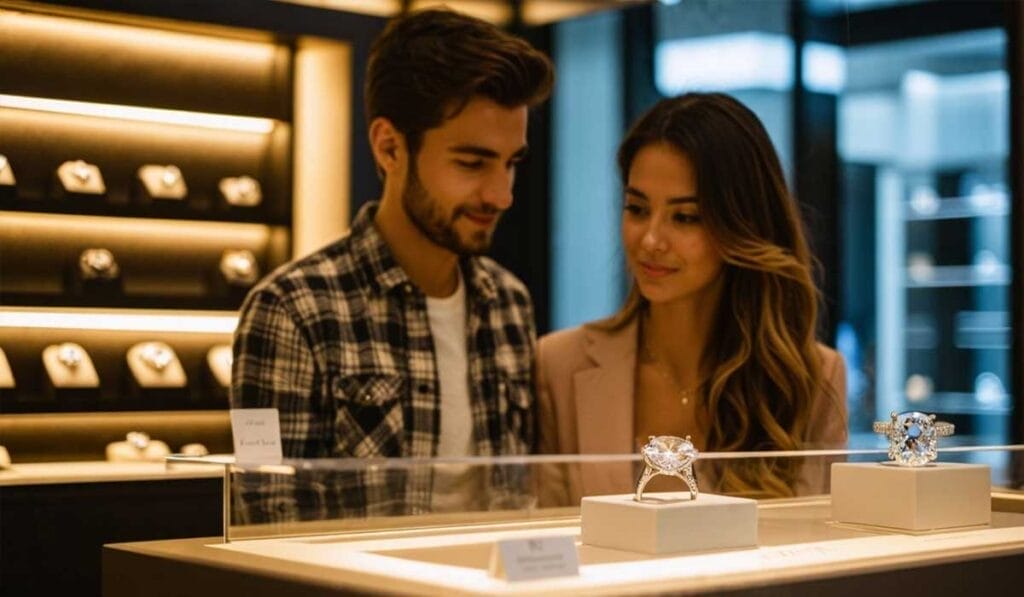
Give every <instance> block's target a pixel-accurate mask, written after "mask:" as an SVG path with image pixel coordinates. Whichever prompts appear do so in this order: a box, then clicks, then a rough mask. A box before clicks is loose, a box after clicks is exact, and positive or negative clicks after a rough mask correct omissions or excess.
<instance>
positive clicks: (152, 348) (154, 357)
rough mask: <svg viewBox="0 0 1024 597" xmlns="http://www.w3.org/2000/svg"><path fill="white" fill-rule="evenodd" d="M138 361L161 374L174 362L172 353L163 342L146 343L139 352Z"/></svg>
mask: <svg viewBox="0 0 1024 597" xmlns="http://www.w3.org/2000/svg"><path fill="white" fill-rule="evenodd" d="M139 359H141V360H142V362H143V363H145V364H146V365H147V366H148V367H149V368H150V369H152V370H154V371H157V372H163V370H164V369H166V368H167V367H168V365H170V364H171V363H172V362H174V351H173V350H171V347H170V346H167V345H166V344H164V343H163V342H148V343H147V344H145V345H144V346H143V347H142V350H141V351H140V352H139Z"/></svg>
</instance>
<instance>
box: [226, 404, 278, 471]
mask: <svg viewBox="0 0 1024 597" xmlns="http://www.w3.org/2000/svg"><path fill="white" fill-rule="evenodd" d="M231 436H232V439H233V440H234V443H235V462H239V463H243V462H244V463H252V464H278V463H280V462H281V460H282V453H281V426H280V422H279V420H278V415H277V409H276V408H233V409H231Z"/></svg>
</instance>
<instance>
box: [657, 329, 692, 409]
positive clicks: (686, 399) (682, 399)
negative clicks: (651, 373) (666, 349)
mask: <svg viewBox="0 0 1024 597" xmlns="http://www.w3.org/2000/svg"><path fill="white" fill-rule="evenodd" d="M642 344H643V349H644V357H645V358H646V359H647V360H648V361H650V362H651V364H653V365H654V370H655V371H656V372H657V373H658V375H659V376H660V377H662V378H663V379H664V380H665V381H667V382H668V383H669V385H671V386H672V387H673V388H674V389H675V391H676V397H677V398H678V399H679V403H680V404H682V405H683V406H688V405H689V404H690V401H691V400H692V399H693V398H695V397H696V395H697V391H698V390H700V386H701V385H702V384H701V383H698V384H697V385H695V386H693V387H690V388H684V387H683V386H682V384H680V383H679V381H678V380H677V379H676V376H675V375H673V374H672V370H671V369H670V368H669V366H668V365H667V364H665V362H664V361H663V360H662V359H659V358H658V356H657V355H656V354H654V351H653V350H651V347H650V345H649V344H648V340H647V334H644V339H643V343H642Z"/></svg>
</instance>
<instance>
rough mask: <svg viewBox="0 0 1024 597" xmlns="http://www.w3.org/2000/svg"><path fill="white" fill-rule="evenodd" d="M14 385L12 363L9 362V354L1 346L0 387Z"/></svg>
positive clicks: (11, 386)
mask: <svg viewBox="0 0 1024 597" xmlns="http://www.w3.org/2000/svg"><path fill="white" fill-rule="evenodd" d="M13 387H14V372H13V371H11V364H10V363H9V362H7V355H6V354H4V349H2V348H0V389H5V388H13Z"/></svg>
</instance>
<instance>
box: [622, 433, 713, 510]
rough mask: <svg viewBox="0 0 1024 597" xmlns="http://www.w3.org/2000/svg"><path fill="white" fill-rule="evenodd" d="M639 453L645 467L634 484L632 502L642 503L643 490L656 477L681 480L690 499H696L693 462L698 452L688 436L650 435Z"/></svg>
mask: <svg viewBox="0 0 1024 597" xmlns="http://www.w3.org/2000/svg"><path fill="white" fill-rule="evenodd" d="M640 453H641V454H643V457H644V464H645V465H646V466H644V472H643V473H642V474H641V475H640V479H639V480H637V482H636V494H635V495H634V496H633V499H634V500H636V501H638V502H640V501H643V496H644V488H645V487H647V483H648V482H650V480H651V479H653V478H654V477H655V476H657V475H666V476H669V477H678V478H679V479H682V480H683V482H685V483H686V486H687V487H688V488H689V489H690V499H691V500H694V499H697V493H698V491H697V480H696V479H695V478H694V476H693V462H694V461H695V460H697V455H698V454H699V452H698V451H697V448H694V447H693V442H691V441H690V436H689V435H687V436H686V439H683V438H681V437H675V436H673V435H659V436H657V437H655V436H653V435H652V436H650V437H649V438H648V441H647V445H645V446H644V447H643V449H642V450H640Z"/></svg>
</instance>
